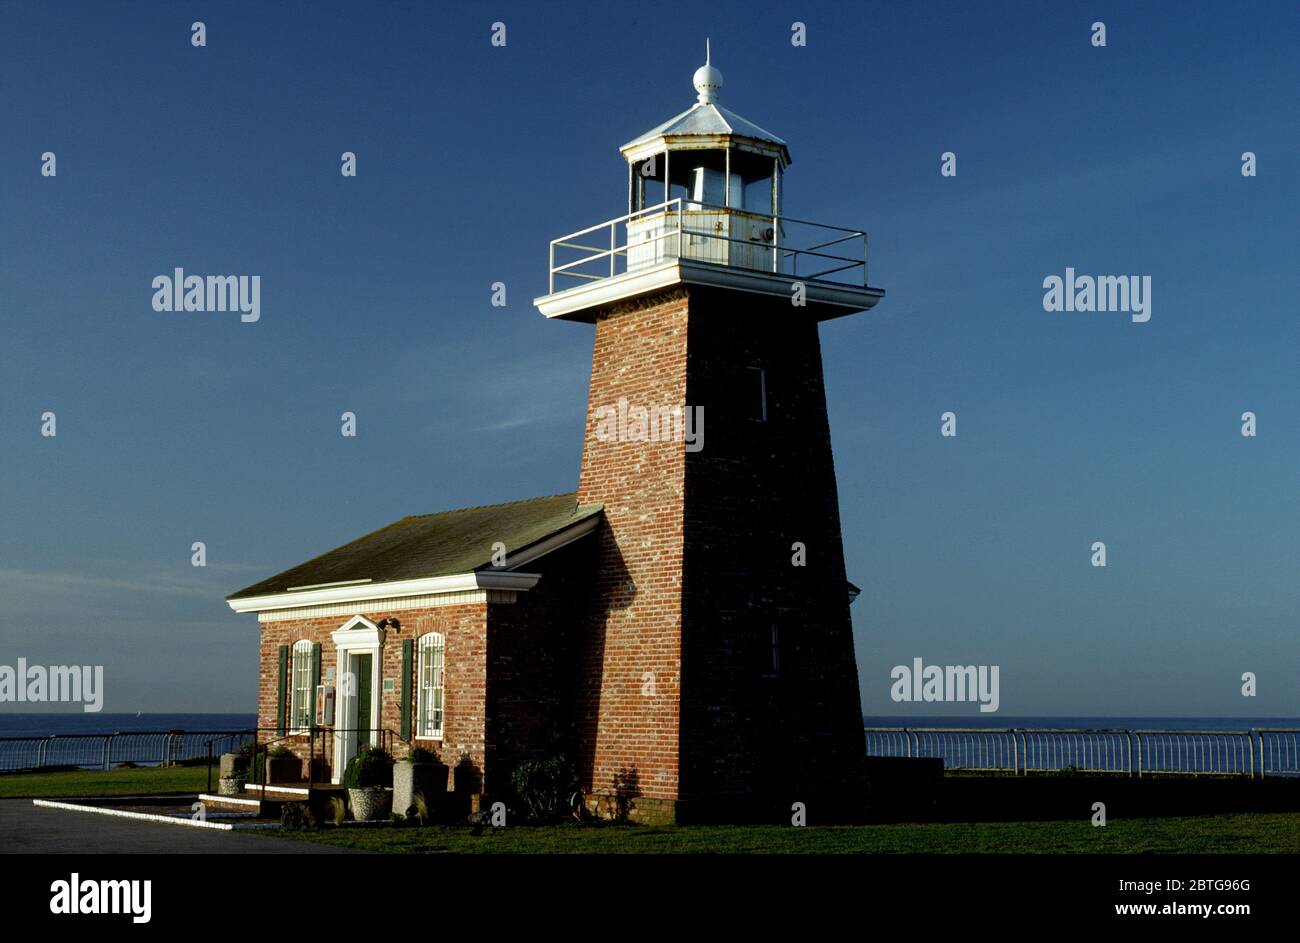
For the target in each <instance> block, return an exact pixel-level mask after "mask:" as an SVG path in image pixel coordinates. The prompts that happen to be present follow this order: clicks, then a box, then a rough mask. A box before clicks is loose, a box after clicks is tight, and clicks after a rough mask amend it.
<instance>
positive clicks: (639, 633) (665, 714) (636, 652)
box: [577, 292, 688, 799]
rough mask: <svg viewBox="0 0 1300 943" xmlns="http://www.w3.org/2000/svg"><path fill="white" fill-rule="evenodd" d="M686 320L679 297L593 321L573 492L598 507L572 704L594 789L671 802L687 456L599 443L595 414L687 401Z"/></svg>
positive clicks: (674, 450)
mask: <svg viewBox="0 0 1300 943" xmlns="http://www.w3.org/2000/svg"><path fill="white" fill-rule="evenodd" d="M687 313H688V301H687V298H686V295H685V294H684V293H682V292H675V293H670V294H667V295H661V296H659V297H657V298H655V299H652V300H651V301H649V302H646V303H632V304H625V305H622V306H619V307H616V308H614V309H612V310H610V311H607V312H605V313H604V314H603V315H602V316H601V317H600V318H599V319H598V320H597V322H596V338H595V344H594V349H593V355H592V367H591V390H590V397H589V401H588V410H587V424H586V438H585V439H584V442H583V452H582V472H581V476H580V481H579V488H578V499H579V502H580V503H583V504H593V503H600V504H604V506H605V515H604V522H603V523H602V525H601V528H600V529H599V531H598V532H597V539H598V545H597V551H596V552H597V571H596V574H597V575H596V580H595V585H594V586H593V612H592V616H591V620H590V623H589V625H588V630H587V632H586V633H584V638H583V644H582V648H581V658H580V664H581V669H582V679H581V684H580V687H579V689H578V704H577V722H578V726H579V738H580V742H581V744H582V752H583V767H584V768H583V778H584V783H583V785H584V788H586V789H587V790H589V791H597V792H606V791H613V790H615V789H617V790H618V791H622V792H625V793H627V794H628V795H629V796H646V797H650V798H662V799H676V798H677V796H678V729H679V718H678V702H679V694H680V685H681V678H680V671H681V572H682V499H683V483H684V475H685V461H684V455H685V452H684V448H683V446H682V445H681V443H675V444H674V443H659V442H619V441H604V442H602V441H599V440H598V439H597V436H596V429H597V413H596V411H597V409H598V408H599V407H601V406H611V407H616V406H617V404H618V401H619V399H620V398H621V397H625V398H626V399H627V400H628V401H629V402H630V403H633V404H640V405H643V406H647V407H649V406H660V405H669V406H671V405H679V406H684V405H686V342H687Z"/></svg>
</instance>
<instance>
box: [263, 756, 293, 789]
mask: <svg viewBox="0 0 1300 943" xmlns="http://www.w3.org/2000/svg"><path fill="white" fill-rule="evenodd" d="M266 781H267V783H296V782H301V781H302V760H300V759H298V757H296V756H268V757H267V758H266Z"/></svg>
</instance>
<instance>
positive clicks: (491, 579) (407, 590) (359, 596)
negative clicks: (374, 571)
mask: <svg viewBox="0 0 1300 943" xmlns="http://www.w3.org/2000/svg"><path fill="white" fill-rule="evenodd" d="M529 559H532V558H531V557H530V558H529ZM541 578H542V575H541V574H540V573H517V572H514V571H508V570H484V571H481V572H476V573H458V574H456V575H455V576H435V577H430V578H427V579H418V580H393V581H392V582H388V583H366V584H364V585H357V586H335V587H331V588H328V589H310V590H303V591H302V592H297V593H271V594H268V595H266V596H247V597H244V598H243V599H227V600H226V602H227V603H229V605H230V608H231V609H233V610H235V612H273V611H275V610H277V609H297V608H300V607H303V606H321V605H328V604H330V603H364V602H370V601H373V600H377V599H395V598H398V597H401V596H433V595H438V594H441V593H463V592H470V591H474V590H480V589H481V590H488V589H502V590H511V591H514V592H527V591H528V590H530V589H532V588H533V587H534V586H536V585H537V581H538V580H539V579H541Z"/></svg>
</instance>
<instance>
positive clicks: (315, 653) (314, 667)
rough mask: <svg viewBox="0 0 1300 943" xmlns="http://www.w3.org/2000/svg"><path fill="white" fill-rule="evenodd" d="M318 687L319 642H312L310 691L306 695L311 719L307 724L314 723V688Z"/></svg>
mask: <svg viewBox="0 0 1300 943" xmlns="http://www.w3.org/2000/svg"><path fill="white" fill-rule="evenodd" d="M318 687H320V642H312V645H311V693H310V694H308V695H307V698H308V703H309V704H310V705H311V707H310V708H308V709H309V711H310V712H311V719H310V720H309V721H308V723H309V724H311V725H315V723H316V689H317V688H318Z"/></svg>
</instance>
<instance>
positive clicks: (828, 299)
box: [533, 258, 885, 321]
mask: <svg viewBox="0 0 1300 943" xmlns="http://www.w3.org/2000/svg"><path fill="white" fill-rule="evenodd" d="M796 281H799V282H802V283H803V286H804V298H805V300H806V302H807V307H808V308H810V309H812V310H813V311H814V313H815V314H816V317H817V319H818V320H819V321H824V320H827V319H829V318H836V317H840V316H841V315H845V314H852V313H853V312H855V311H864V310H866V309H868V308H872V307H875V304H876V302H878V301H879V300H880V299H881V298H883V297H884V295H885V292H884V290H883V289H880V288H861V287H856V286H853V285H844V284H840V283H838V282H828V281H819V280H817V279H797V278H795V277H794V276H792V275H782V274H776V273H773V272H759V271H755V270H753V269H743V268H736V267H735V266H730V265H719V264H717V263H716V262H701V261H696V260H693V259H677V258H673V259H669V260H667V261H665V262H660V263H659V264H657V265H649V266H646V267H645V268H638V269H636V270H634V271H631V272H625V273H623V274H621V275H615V276H613V277H612V278H602V279H599V280H597V281H591V282H584V283H583V284H581V285H578V286H575V287H573V288H567V289H565V290H564V291H557V292H555V293H554V294H550V295H542V296H541V297H540V298H534V299H533V304H534V305H536V306H537V309H538V310H539V311H541V312H542V314H544V315H546V317H548V318H567V319H571V320H575V321H591V320H593V319H594V317H595V311H596V310H597V309H599V308H601V307H604V306H606V305H610V304H613V303H614V302H617V301H623V300H625V299H628V298H635V297H637V296H639V295H647V294H650V293H651V292H656V291H660V290H662V289H664V288H670V287H672V286H673V285H683V284H685V285H706V286H709V287H713V288H729V289H732V290H734V291H745V292H752V293H754V294H759V295H771V296H775V297H779V298H785V299H789V298H790V295H791V286H792V285H793V284H794V283H795V282H796Z"/></svg>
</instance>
